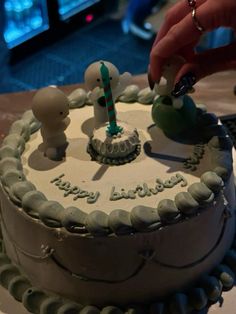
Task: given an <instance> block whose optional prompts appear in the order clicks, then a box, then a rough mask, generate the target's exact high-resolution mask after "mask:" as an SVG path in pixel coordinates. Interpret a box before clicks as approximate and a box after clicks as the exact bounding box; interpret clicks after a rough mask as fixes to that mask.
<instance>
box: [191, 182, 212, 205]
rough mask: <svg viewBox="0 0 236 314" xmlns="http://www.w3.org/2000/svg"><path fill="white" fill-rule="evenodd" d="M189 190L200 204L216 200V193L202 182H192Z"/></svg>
mask: <svg viewBox="0 0 236 314" xmlns="http://www.w3.org/2000/svg"><path fill="white" fill-rule="evenodd" d="M188 192H189V193H190V194H191V195H192V197H193V198H194V199H195V200H196V201H197V202H198V203H199V204H200V205H204V204H210V203H211V202H213V200H214V193H212V191H211V190H210V189H209V188H208V187H207V186H206V185H205V184H204V183H202V182H196V183H193V184H191V185H190V186H189V188H188Z"/></svg>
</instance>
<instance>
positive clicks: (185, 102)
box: [152, 95, 197, 136]
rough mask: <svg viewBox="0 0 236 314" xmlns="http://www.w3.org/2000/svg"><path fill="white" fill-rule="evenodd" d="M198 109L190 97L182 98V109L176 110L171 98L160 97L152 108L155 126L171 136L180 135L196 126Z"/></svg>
mask: <svg viewBox="0 0 236 314" xmlns="http://www.w3.org/2000/svg"><path fill="white" fill-rule="evenodd" d="M196 118H197V109H196V105H195V103H194V101H193V100H192V98H191V97H189V96H188V95H184V96H183V98H182V107H181V108H175V107H174V106H173V99H172V97H170V96H160V97H158V98H157V99H156V101H155V102H154V104H153V107H152V119H153V121H154V122H155V124H156V125H157V126H158V127H159V128H160V129H162V130H163V132H164V133H166V134H167V135H170V136H174V135H179V134H181V133H183V132H186V131H188V130H190V129H192V128H193V127H194V126H195V124H196Z"/></svg>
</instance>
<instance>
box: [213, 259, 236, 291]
mask: <svg viewBox="0 0 236 314" xmlns="http://www.w3.org/2000/svg"><path fill="white" fill-rule="evenodd" d="M213 275H214V276H216V277H217V278H218V279H219V280H220V281H221V283H222V285H223V287H224V290H230V289H232V288H233V286H234V283H235V274H234V272H233V271H232V270H231V269H230V268H229V267H228V266H227V265H223V264H221V265H219V266H217V267H216V268H215V269H214V271H213Z"/></svg>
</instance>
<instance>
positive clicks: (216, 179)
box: [201, 171, 224, 193]
mask: <svg viewBox="0 0 236 314" xmlns="http://www.w3.org/2000/svg"><path fill="white" fill-rule="evenodd" d="M201 181H202V182H203V183H205V184H206V186H207V187H208V188H209V189H210V190H211V191H212V192H214V193H219V192H220V191H221V190H222V188H223V186H224V182H223V180H222V178H221V177H220V176H218V175H217V174H216V173H215V172H213V171H207V172H205V173H204V174H203V175H202V176H201Z"/></svg>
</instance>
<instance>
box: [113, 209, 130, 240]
mask: <svg viewBox="0 0 236 314" xmlns="http://www.w3.org/2000/svg"><path fill="white" fill-rule="evenodd" d="M108 220H109V226H110V228H111V229H112V230H113V231H114V232H115V233H116V234H127V233H130V232H131V231H132V230H133V227H132V223H131V220H130V213H128V212H127V211H125V210H123V209H116V210H113V211H112V212H111V213H110V215H109V219H108Z"/></svg>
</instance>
